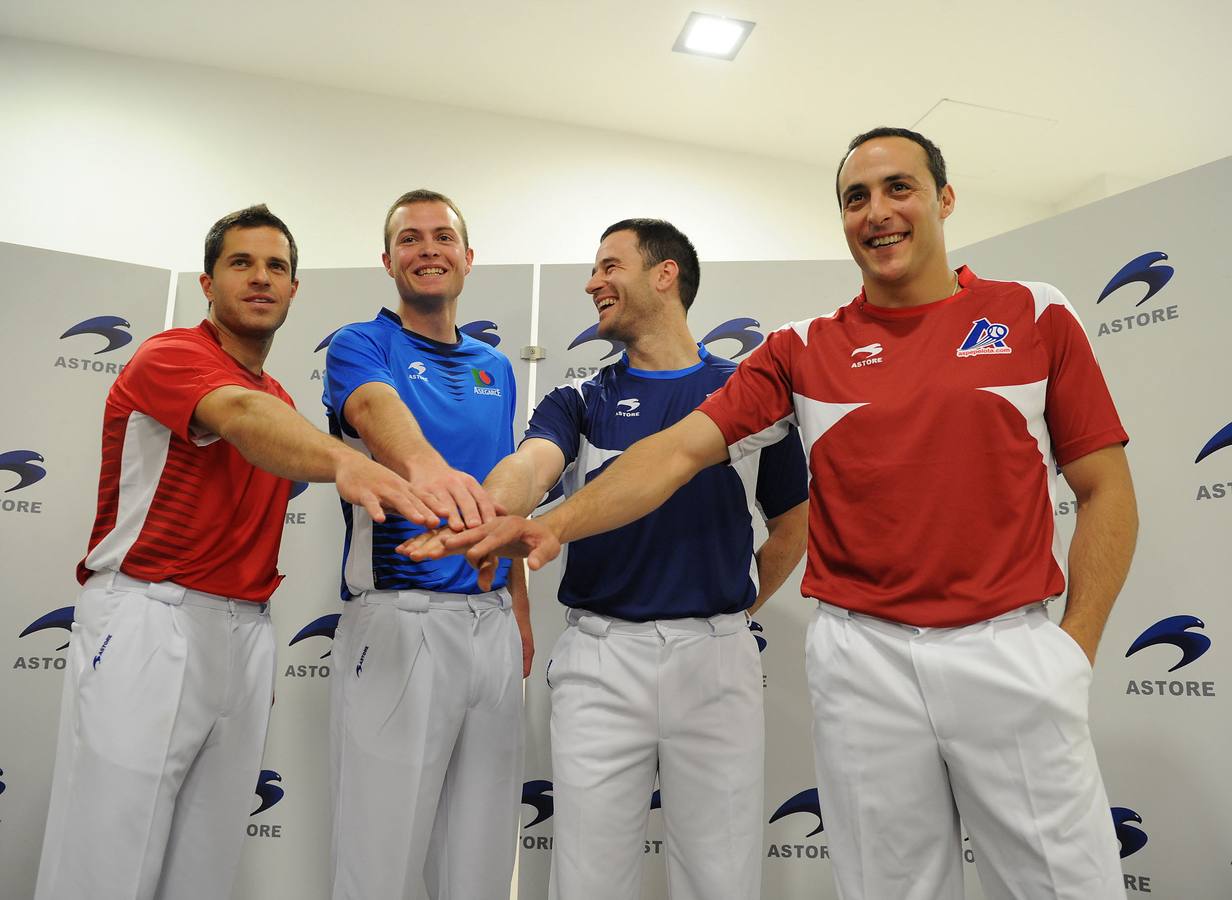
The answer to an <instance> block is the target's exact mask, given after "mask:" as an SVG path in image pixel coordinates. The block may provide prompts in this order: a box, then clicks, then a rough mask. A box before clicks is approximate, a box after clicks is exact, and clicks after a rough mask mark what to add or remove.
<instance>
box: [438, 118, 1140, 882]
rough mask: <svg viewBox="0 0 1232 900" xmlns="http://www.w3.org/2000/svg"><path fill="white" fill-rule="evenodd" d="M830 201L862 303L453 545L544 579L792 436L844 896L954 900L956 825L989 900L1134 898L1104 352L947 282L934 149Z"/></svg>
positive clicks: (897, 135) (1034, 294)
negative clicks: (1090, 705) (612, 455)
mask: <svg viewBox="0 0 1232 900" xmlns="http://www.w3.org/2000/svg"><path fill="white" fill-rule="evenodd" d="M836 187H837V192H838V198H839V205H840V209H841V211H842V217H843V227H844V231H845V233H846V236H847V243H848V246H849V247H850V248H851V252H852V256H853V257H854V258H855V260H856V263H857V264H858V265H859V267H860V269H861V272H862V273H863V276H864V289H863V290H862V291H861V293H860V295H859V296H858V297H857V298H856V299H855V300H854V301H852V302H851V303H850V304H848V305H847V306H844V307H842V308H840V309H838V310H836V311H835V312H833V313H830V314H829V315H826V316H821V317H819V318H815V319H810V320H807V321H803V322H796V323H792V324H790V325H788V326H785V327H784V328H783V329H781V330H779V331H777V332H775V333H774V334H772V335H770V337H769V338H768V339H767V340H766V342H765V343H764V344H763V345H762V346H761V347H759V348H758V349H757V350H756V351H755V352H754V353H753V354H752V355H751V356H750V357H749V358H748V359H747V360H746V361H745V362H744V363H743V364H742V365H741V366H740V368H739V369H738V370H737V371H736V373H735V374H734V375H733V376H732V377H731V379H730V380H729V381H728V382H727V384H726V386H725V387H724V388H723V389H722V390H721V391H719V392H717V393H716V394H714V395H713V396H712V397H710V398H709V399H708V400H707V401H705V402H704V403H702V404H701V406H700V407H699V408H698V411H697V412H695V413H693V414H692V415H690V416H688V417H687V418H685V419H684V420H682V421H681V422H680V423H679V424H678V425H676V426H674V427H673V428H670V429H667V430H666V431H663V432H661V433H660V434H658V435H656V436H654V437H651V438H647V439H646V440H645V441H642V442H641V443H640V444H638V445H635V446H634V447H632V448H631V449H629V450H627V451H626V452H625V453H624V454H623V456H622V457H621V458H620V459H619V460H617V461H616V462H615V463H614V464H613V465H612V466H611V467H610V468H609V470H608V471H607V472H606V473H605V474H604V475H602V476H600V477H599V478H597V479H595V480H594V481H593V482H592V483H591V484H590V486H588V487H587V488H586V489H585V490H583V491H581V492H579V493H578V494H576V495H574V497H572V498H571V499H570V500H569V501H568V502H566V503H565V504H563V505H562V506H560V507H558V508H557V509H555V510H554V511H552V512H550V513H548V514H546V515H545V516H543V517H542V518H540V519H536V520H532V521H529V522H527V521H524V520H518V519H501V520H497V521H496V522H494V523H490V524H489V525H485V526H484V527H483V528H481V529H478V530H477V531H476V532H474V533H471V532H467V533H464V534H461V535H454V536H451V537H447V538H445V539H444V541H443V543H444V545H445V546H446V547H449V548H451V549H454V550H457V549H462V548H466V547H469V548H470V549H469V551H468V555H469V556H470V557H471V559H472V560H473V561H475V562H481V561H482V560H483V559H485V558H486V557H488V556H490V555H491V554H493V553H497V552H499V553H503V554H509V553H512V554H515V555H529V559H530V564H531V568H538V567H539V566H541V565H543V564H544V563H545V562H546V561H547V560H548V559H550V558H551V557H552V556H554V555H555V553H556V552H557V551H558V548H559V544H560V543H561V542H565V541H569V540H575V539H577V538H580V537H585V536H587V535H590V534H593V533H596V532H599V531H604V530H607V529H610V528H614V527H617V526H619V525H622V524H624V523H626V522H628V521H629V520H631V519H633V518H636V517H638V516H641V515H643V514H644V513H645V512H646V511H647V510H648V509H651V508H653V507H655V506H656V505H658V504H659V503H661V502H662V501H663V499H664V498H665V497H667V496H669V495H670V494H671V493H672V492H673V491H674V490H675V489H676V488H677V487H678V486H679V485H680V484H683V483H684V482H686V481H687V480H688V479H689V478H690V477H692V475H693V473H694V472H696V471H698V470H699V469H700V468H702V467H705V466H708V465H713V464H716V463H718V462H721V461H723V460H724V459H729V458H730V459H732V460H736V459H740V458H741V457H742V456H744V455H745V454H746V453H749V452H751V451H752V450H753V449H755V448H757V447H759V446H762V445H764V444H765V443H767V442H769V441H773V440H776V439H778V437H779V436H781V434H782V433H783V430H784V429H785V428H786V427H787V425H788V424H789V423H791V424H796V425H798V426H799V428H800V432H801V435H802V437H803V439H804V443H805V448H806V451H807V453H808V457H809V469H810V474H811V481H810V488H809V546H808V568H807V572H806V574H805V577H804V582H803V585H802V592H803V593H804V594H805V595H806V596H809V597H813V598H815V599H816V600H817V601H818V610H817V612H816V613H815V614H814V618H813V621H812V623H811V624H810V627H809V633H808V638H807V643H806V660H805V661H806V668H807V671H808V678H809V686H810V692H811V695H812V703H813V712H814V735H813V737H814V747H815V753H816V764H817V777H818V786H819V792H820V798H821V804H822V809H823V813H824V815H825V821H826V832H827V834H828V835H829V838H830V855H831V859H832V860H833V864H834V875H835V880H836V882H837V886H838V893H839V896H840V897H842V898H843V900H886V898H894V900H960V898H961V897H962V896H963V878H962V845H961V842H960V830H959V817H960V816H961V818H962V820H963V823H964V824H965V825H966V827H967V830H968V831H969V833H970V836H971V841H972V844H973V845H974V850H975V857H976V863H977V866H978V868H979V871H980V877H981V880H982V882H983V887H984V893H985V896H987V897H989V898H990V900H991V898H996V900H1003V898H1004V900H1009V898H1024V897H1031V898H1066V900H1105V898H1112V897H1124V896H1125V893H1124V886H1123V884H1122V878H1121V872H1120V865H1119V859H1118V847H1117V841H1116V837H1115V834H1114V831H1113V826H1112V821H1111V817H1110V815H1109V807H1108V801H1107V797H1106V795H1105V792H1104V788H1103V783H1102V780H1101V778H1100V774H1099V768H1098V766H1097V764H1096V760H1095V754H1094V749H1093V747H1092V744H1091V737H1090V732H1089V729H1088V727H1087V695H1088V688H1089V685H1090V678H1091V665H1092V663H1093V662H1094V659H1095V651H1096V648H1097V646H1098V644H1099V638H1100V635H1101V633H1102V631H1103V627H1104V623H1105V621H1106V619H1107V617H1108V614H1109V611H1110V610H1111V607H1112V604H1113V601H1114V600H1115V598H1116V595H1117V593H1118V592H1119V590H1120V588H1121V585H1122V583H1123V582H1124V579H1125V576H1126V574H1127V572H1128V569H1129V562H1130V558H1131V557H1132V554H1133V546H1134V542H1135V538H1136V534H1137V512H1136V506H1135V501H1134V494H1133V487H1132V484H1131V481H1130V476H1129V469H1128V465H1127V463H1126V459H1125V453H1124V449H1123V446H1122V445H1123V444H1124V443H1125V441H1126V440H1127V437H1126V434H1125V432H1124V430H1123V429H1122V427H1121V423H1120V421H1119V419H1118V417H1117V414H1116V410H1115V408H1114V406H1113V404H1112V400H1111V398H1110V397H1109V394H1108V389H1107V386H1106V385H1105V383H1104V379H1103V376H1102V375H1101V373H1100V371H1099V367H1098V365H1097V363H1096V361H1095V358H1094V355H1093V353H1092V350H1091V346H1090V343H1089V342H1088V340H1087V338H1086V335H1085V334H1084V332H1083V330H1082V326H1081V324H1080V323H1079V321H1078V318H1077V316H1076V314H1075V313H1074V310H1073V308H1072V307H1070V305H1069V303H1068V302H1067V301H1066V300H1065V298H1064V297H1063V296H1062V295H1061V294H1060V292H1059V291H1057V290H1056V288H1054V287H1052V286H1050V285H1046V284H1038V283H1017V282H992V281H985V280H983V279H980V278H978V277H977V276H976V275H975V274H974V273H972V272H971V271H970V270H969V269H967V268H965V267H963V268H960V269H958V270H957V271H954V270H952V269H951V268H950V267H949V264H948V262H947V260H946V252H945V241H944V235H943V223H944V220H945V219H946V218H947V217H948V216H949V215H950V213H951V212H952V211H953V210H954V189H953V187H951V186H950V185H949V183H948V182H947V179H946V176H945V163H944V160H943V159H942V157H941V154H940V152H939V151H938V150H937V148H936V147H935V146H934V145H933V144H932V143H931V142H930V141H928V140H927V139H926V138H924V137H923V136H922V135H919V134H916V133H915V132H911V131H907V130H905V129H888V128H881V129H875V130H873V131H871V132H867V133H865V134H862V135H860V136H858V137H857V138H855V139H854V140H853V141H852V142H851V145H850V147H849V148H848V153H847V155H846V156H845V157H844V159H843V162H842V164H841V166H840V169H839V172H838V177H837V183H836ZM1058 465H1059V466H1060V468H1061V472H1062V473H1063V474H1064V476H1065V479H1066V481H1067V482H1068V483H1069V486H1070V487H1071V488H1072V489H1073V490H1074V492H1075V494H1076V496H1077V498H1078V514H1077V522H1076V527H1075V531H1074V537H1073V540H1072V542H1071V545H1070V549H1069V554H1068V569H1069V585H1068V594H1067V603H1066V609H1065V615H1064V617H1063V618H1062V620H1061V623H1060V626H1057V625H1054V624H1053V623H1052V622H1051V621H1050V620H1049V618H1048V615H1047V613H1046V612H1045V610H1044V604H1045V602H1047V601H1049V600H1051V599H1053V598H1056V597H1058V596H1059V595H1060V594H1061V593H1062V592H1063V591H1065V589H1066V583H1065V567H1066V562H1067V560H1066V559H1064V558H1063V557H1062V554H1061V546H1060V541H1059V539H1058V536H1057V533H1056V529H1055V525H1054V521H1053V502H1054V498H1055V490H1056V481H1055V475H1056V467H1057V466H1058Z"/></svg>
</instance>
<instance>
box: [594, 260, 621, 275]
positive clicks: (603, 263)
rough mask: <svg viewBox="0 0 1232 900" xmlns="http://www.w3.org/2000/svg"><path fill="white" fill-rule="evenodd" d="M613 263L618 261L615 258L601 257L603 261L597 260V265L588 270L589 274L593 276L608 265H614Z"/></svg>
mask: <svg viewBox="0 0 1232 900" xmlns="http://www.w3.org/2000/svg"><path fill="white" fill-rule="evenodd" d="M614 262H620V259H619V258H617V257H615V256H605V257H603V259H601V260H599V265H597V266H595V267H594V268H593V269H591V270H590V274H591V275H594V274H595V273H596V272H598V271H599V270H600V269H602V268H603V267H604V266H606V265H607V264H608V263H614Z"/></svg>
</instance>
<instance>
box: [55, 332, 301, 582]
mask: <svg viewBox="0 0 1232 900" xmlns="http://www.w3.org/2000/svg"><path fill="white" fill-rule="evenodd" d="M230 384H234V385H238V386H240V387H243V388H248V389H251V390H257V391H262V392H264V393H266V394H270V395H271V396H274V397H277V398H278V399H280V400H282V401H283V402H284V403H287V404H288V405H290V406H294V405H295V404H294V403H293V402H292V400H291V397H290V396H289V395H288V394H287V392H286V391H284V390H283V389H282V385H280V384H279V383H278V382H277V381H275V380H274V379H273V378H272V377H270V376H269V375H268V374H262V375H260V376H257V375H253V374H252V373H251V372H249V371H248V370H247V369H245V368H244V367H243V366H241V365H240V364H239V362H237V361H236V360H235V359H234V358H233V357H231V356H230V355H228V354H227V353H226V352H225V351H224V350H223V349H222V345H221V344H220V343H219V341H218V332H217V331H216V330H215V328H214V326H213V325H212V324H210V322H208V321H204V322H202V323H201V324H200V325H198V326H197V327H196V328H175V329H172V330H170V331H165V332H163V333H162V334H158V335H155V336H154V337H152V338H150V339H149V340H147V341H146V342H145V343H144V344H142V345H141V347H140V349H139V350H138V351H137V353H136V354H135V355H134V356H133V359H132V362H130V363H129V364H128V365H127V366H125V368H124V371H123V372H121V373H120V376H119V377H118V378H117V379H116V381H115V384H114V385H112V387H111V392H110V393H109V394H108V395H107V406H106V410H105V412H104V415H103V454H102V456H103V458H102V469H101V471H100V474H99V484H98V515H97V517H96V518H95V521H94V531H93V533H92V534H91V536H90V545H89V550H88V551H87V553H86V557H85V559H83V560H82V561H81V563H80V564H78V566H77V580H78V581H80V582H81V583H83V584H84V583H85V581H86V579H87V578H89V577H90V575H91V574H92V573H93V572H99V571H104V570H108V569H111V570H119V571H121V572H123V573H124V574H126V575H130V576H132V577H133V578H140V579H143V580H146V581H173V582H175V583H176V584H178V585H181V586H183V587H186V588H191V589H193V590H198V591H205V592H208V593H211V594H220V595H222V596H225V597H234V598H236V599H241V600H252V601H256V602H261V601H264V600H267V599H269V596H270V595H271V594H272V593H273V592H274V589H275V588H277V587H278V584H279V582H280V581H281V580H282V576H281V575H279V574H278V568H277V561H278V545H279V543H280V542H281V540H282V526H283V523H284V521H285V519H286V508H287V500H288V498H289V496H290V490H291V483H290V482H289V481H287V480H286V479H284V478H279V477H278V476H276V475H271V474H270V473H269V472H266V471H265V470H263V469H259V468H257V467H256V466H254V465H252V464H251V463H249V462H248V461H247V460H245V459H244V457H243V456H241V455H240V453H239V451H237V450H236V449H235V448H234V447H232V446H231V445H230V444H228V443H227V442H226V441H223V440H220V439H219V438H218V436H217V435H213V434H203V433H199V432H197V431H195V430H194V429H193V428H192V424H191V423H192V416H193V411H194V410H195V409H196V408H197V404H198V403H199V402H200V401H201V398H203V397H204V396H205V395H206V394H208V393H210V392H211V391H213V390H215V389H216V388H219V387H223V386H224V385H230Z"/></svg>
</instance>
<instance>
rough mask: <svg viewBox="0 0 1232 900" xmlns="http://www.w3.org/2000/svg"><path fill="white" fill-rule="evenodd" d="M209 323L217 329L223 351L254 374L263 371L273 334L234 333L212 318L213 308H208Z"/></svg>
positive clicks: (272, 342) (259, 373) (271, 344)
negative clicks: (249, 334)
mask: <svg viewBox="0 0 1232 900" xmlns="http://www.w3.org/2000/svg"><path fill="white" fill-rule="evenodd" d="M209 320H210V323H211V324H212V325H213V326H214V328H215V329H216V330H217V331H218V343H220V344H221V345H222V349H223V351H224V352H225V353H226V354H227V355H228V356H230V357H231V358H232V359H234V360H235V361H236V362H238V363H239V364H240V365H241V366H243V367H244V368H245V369H247V370H248V371H249V372H251V373H252V374H254V375H261V374H262V373H263V372H264V366H265V358H266V357H267V356H269V352H270V347H272V346H273V344H274V335H273V334H268V335H266V336H264V337H249V336H247V335H242V334H236V333H235V332H233V331H231V330H230V329H228V328H227V326H225V325H223V324H222V323H221V322H219V321H218V320H217V319H216V318H214V310H213V308H211V309H210V315H209Z"/></svg>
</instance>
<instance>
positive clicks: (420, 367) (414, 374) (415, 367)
mask: <svg viewBox="0 0 1232 900" xmlns="http://www.w3.org/2000/svg"><path fill="white" fill-rule="evenodd" d="M406 377H407V378H409V379H410V380H411V381H427V380H428V367H427V366H425V365H424V364H423V363H421V362H420V361H419V360H415V361H414V362H413V363H411V364H410V365H409V366H407V367H406Z"/></svg>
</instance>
